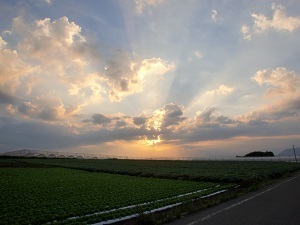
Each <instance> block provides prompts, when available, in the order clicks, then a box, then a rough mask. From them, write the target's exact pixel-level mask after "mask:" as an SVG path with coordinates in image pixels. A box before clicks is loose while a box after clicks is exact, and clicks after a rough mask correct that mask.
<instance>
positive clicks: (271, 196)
mask: <svg viewBox="0 0 300 225" xmlns="http://www.w3.org/2000/svg"><path fill="white" fill-rule="evenodd" d="M299 224H300V174H297V175H295V176H294V177H291V178H288V179H285V180H282V181H281V182H279V183H276V184H274V185H272V186H268V187H266V188H264V189H262V190H259V191H256V192H253V193H250V194H247V195H245V196H243V197H241V198H238V199H234V200H230V201H228V202H225V203H222V204H220V205H218V206H216V207H213V208H210V209H206V210H203V211H201V212H199V213H197V214H192V215H189V216H187V217H184V218H182V219H180V220H177V221H175V222H173V223H169V224H168V225H299Z"/></svg>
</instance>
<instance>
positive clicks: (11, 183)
mask: <svg viewBox="0 0 300 225" xmlns="http://www.w3.org/2000/svg"><path fill="white" fill-rule="evenodd" d="M0 177H1V180H0V193H1V195H0V208H1V217H0V224H44V223H47V222H54V221H56V220H57V221H61V222H59V223H60V224H72V223H79V224H81V223H83V222H89V223H93V222H96V221H101V220H107V219H113V218H118V217H122V216H125V215H130V214H134V213H138V212H140V211H141V210H149V209H154V208H159V207H162V206H164V205H168V204H174V203H176V202H180V201H186V200H189V199H192V198H196V197H199V196H202V195H205V194H209V193H212V192H214V191H217V190H220V189H223V188H230V187H232V185H223V186H220V187H216V184H214V183H207V182H191V181H176V180H166V179H156V178H141V177H134V176H125V175H116V174H104V173H91V172H87V171H80V170H72V169H65V168H0ZM206 188H208V189H209V190H206V191H203V192H200V193H197V194H192V195H188V196H184V197H178V198H172V197H174V196H177V195H180V194H184V193H189V192H193V191H197V190H201V189H206ZM157 200H160V201H157ZM148 202H150V203H149V204H146V205H142V206H136V207H132V208H127V209H123V210H119V211H113V212H109V213H104V214H96V215H91V216H86V217H82V218H81V219H77V220H75V219H72V220H67V218H70V217H74V216H84V215H87V214H94V213H97V212H103V211H109V210H112V209H119V208H122V207H125V206H134V205H138V204H143V203H148Z"/></svg>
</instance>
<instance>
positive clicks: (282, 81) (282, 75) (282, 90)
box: [252, 67, 300, 95]
mask: <svg viewBox="0 0 300 225" xmlns="http://www.w3.org/2000/svg"><path fill="white" fill-rule="evenodd" d="M252 79H253V80H254V81H256V82H257V83H258V84H259V85H263V84H267V85H269V86H272V87H271V88H268V89H267V91H266V95H274V94H288V93H295V92H299V87H300V76H299V75H298V74H297V73H296V72H295V71H288V70H287V69H286V68H283V67H279V68H277V69H275V70H273V69H264V70H260V71H257V72H256V74H255V75H254V76H253V77H252Z"/></svg>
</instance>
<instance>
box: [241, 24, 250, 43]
mask: <svg viewBox="0 0 300 225" xmlns="http://www.w3.org/2000/svg"><path fill="white" fill-rule="evenodd" d="M241 33H242V34H243V37H244V39H245V40H248V41H250V40H251V33H250V27H249V26H247V25H245V24H244V25H243V26H242V27H241Z"/></svg>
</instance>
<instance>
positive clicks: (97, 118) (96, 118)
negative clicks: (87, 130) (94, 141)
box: [92, 114, 112, 125]
mask: <svg viewBox="0 0 300 225" xmlns="http://www.w3.org/2000/svg"><path fill="white" fill-rule="evenodd" d="M111 121H112V119H110V118H108V117H107V116H104V115H103V114H94V115H93V116H92V122H93V123H94V124H100V125H102V124H108V123H110V122H111Z"/></svg>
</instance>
